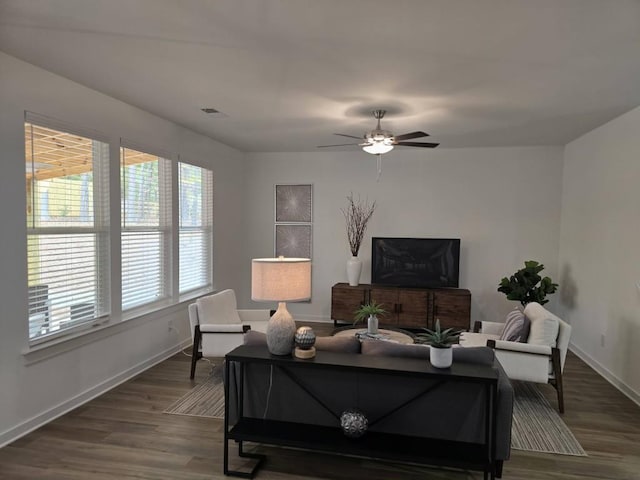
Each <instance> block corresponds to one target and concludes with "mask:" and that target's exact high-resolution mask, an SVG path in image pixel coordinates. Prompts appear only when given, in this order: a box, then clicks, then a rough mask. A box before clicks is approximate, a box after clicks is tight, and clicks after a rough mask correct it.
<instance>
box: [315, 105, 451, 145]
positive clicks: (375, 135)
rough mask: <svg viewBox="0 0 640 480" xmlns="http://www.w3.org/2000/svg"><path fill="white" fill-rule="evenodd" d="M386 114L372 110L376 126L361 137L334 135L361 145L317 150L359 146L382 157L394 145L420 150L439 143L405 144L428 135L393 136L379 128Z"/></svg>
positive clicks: (413, 133) (406, 134)
mask: <svg viewBox="0 0 640 480" xmlns="http://www.w3.org/2000/svg"><path fill="white" fill-rule="evenodd" d="M385 113H387V111H386V110H374V111H373V116H374V117H375V118H376V120H378V125H377V126H376V128H374V129H373V130H370V131H368V132H366V133H365V134H364V135H363V136H362V137H355V136H353V135H347V134H344V133H334V135H339V136H341V137H347V138H355V139H358V140H361V141H362V143H339V144H337V145H318V148H326V147H344V146H346V145H359V146H361V147H362V149H363V150H364V151H365V152H367V153H371V154H373V155H382V154H384V153H387V152H390V151H391V150H393V147H394V146H396V145H402V146H404V147H422V148H435V147H437V146H438V145H440V144H439V143H427V142H406V141H405V140H411V139H413V138H420V137H428V136H429V134H428V133H424V132H410V133H404V134H402V135H394V134H393V133H391V132H390V131H388V130H382V127H380V120H382V118H383V117H384V114H385Z"/></svg>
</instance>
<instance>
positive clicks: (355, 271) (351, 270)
mask: <svg viewBox="0 0 640 480" xmlns="http://www.w3.org/2000/svg"><path fill="white" fill-rule="evenodd" d="M361 273H362V262H361V261H360V259H359V258H358V257H351V258H350V259H349V260H347V279H348V280H349V285H351V286H352V287H357V286H358V284H359V283H360V274H361Z"/></svg>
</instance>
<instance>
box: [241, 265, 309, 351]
mask: <svg viewBox="0 0 640 480" xmlns="http://www.w3.org/2000/svg"><path fill="white" fill-rule="evenodd" d="M310 298H311V260H310V259H308V258H284V257H280V258H254V259H253V260H252V261H251V299H252V300H254V301H257V302H278V310H277V311H276V313H274V314H273V316H272V317H271V319H270V320H269V325H268V326H267V346H268V347H269V351H270V352H271V353H272V354H274V355H289V354H291V351H292V350H293V341H294V337H295V334H296V324H295V322H294V320H293V317H292V316H291V314H290V313H289V311H288V310H287V305H286V302H302V301H305V300H309V299H310Z"/></svg>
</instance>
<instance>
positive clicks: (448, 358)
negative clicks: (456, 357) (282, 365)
mask: <svg viewBox="0 0 640 480" xmlns="http://www.w3.org/2000/svg"><path fill="white" fill-rule="evenodd" d="M429 360H430V361H431V365H433V366H434V367H436V368H449V367H450V366H451V363H452V362H453V349H452V348H451V347H447V348H435V347H432V346H430V347H429Z"/></svg>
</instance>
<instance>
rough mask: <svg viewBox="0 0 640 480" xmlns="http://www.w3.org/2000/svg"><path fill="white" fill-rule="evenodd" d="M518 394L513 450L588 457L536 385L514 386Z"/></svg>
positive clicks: (515, 408)
mask: <svg viewBox="0 0 640 480" xmlns="http://www.w3.org/2000/svg"><path fill="white" fill-rule="evenodd" d="M512 384H513V390H514V393H515V402H514V404H513V425H512V427H511V448H513V449H515V450H528V451H531V452H544V453H555V454H559V455H576V456H581V457H583V456H584V457H586V456H587V454H586V453H585V451H584V449H583V448H582V446H581V445H580V443H579V442H578V440H576V437H574V436H573V433H571V430H569V427H567V425H566V424H565V423H564V421H563V420H562V418H561V417H560V415H559V414H558V413H557V412H556V410H555V408H554V407H552V406H551V405H550V404H549V402H548V401H547V399H546V398H545V396H544V395H543V394H542V393H541V392H540V390H538V387H536V385H535V384H534V383H527V382H517V381H514V382H512Z"/></svg>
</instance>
